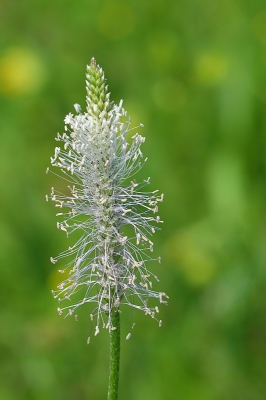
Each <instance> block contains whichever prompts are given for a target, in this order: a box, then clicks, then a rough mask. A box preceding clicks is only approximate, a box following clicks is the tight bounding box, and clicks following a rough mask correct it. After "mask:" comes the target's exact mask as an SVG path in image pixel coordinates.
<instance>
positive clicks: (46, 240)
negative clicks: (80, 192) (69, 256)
mask: <svg viewBox="0 0 266 400" xmlns="http://www.w3.org/2000/svg"><path fill="white" fill-rule="evenodd" d="M0 30H1V31H0V32H1V34H0V113H1V118H0V134H1V142H0V173H1V188H0V190H1V197H0V201H1V207H0V213H1V217H0V260H1V267H0V299H1V302H0V399H1V400H47V399H51V400H53V399H54V400H83V399H91V400H101V399H105V398H106V392H107V379H108V357H109V348H108V345H109V344H108V334H107V332H106V331H101V334H100V335H99V336H97V337H96V338H94V337H93V340H92V341H91V344H90V345H89V346H87V345H86V340H87V337H88V334H89V332H90V329H91V327H90V323H89V318H88V315H89V312H90V311H89V309H86V310H85V311H83V314H82V315H81V317H80V319H79V321H78V322H75V321H74V320H73V319H71V318H69V319H65V320H64V319H62V318H61V317H59V316H58V314H57V312H56V308H57V302H56V301H55V300H54V299H53V297H52V296H51V294H50V290H51V289H52V288H54V286H55V283H56V282H57V281H58V276H57V274H56V272H55V268H54V266H53V265H52V264H51V263H50V262H49V259H50V256H51V255H56V254H58V253H59V252H60V251H62V250H63V249H64V248H65V247H66V246H68V243H67V242H66V239H65V235H63V234H62V233H60V232H59V231H58V230H57V229H56V217H55V212H56V209H55V208H54V206H53V204H50V203H46V202H45V194H46V193H49V192H50V187H51V186H55V187H56V186H57V187H58V185H60V184H61V183H60V182H59V181H58V180H57V179H56V177H54V176H53V175H51V174H50V175H45V170H46V167H47V166H48V165H49V163H50V156H52V155H53V154H54V153H53V152H54V147H55V145H56V142H55V141H54V137H55V135H56V133H57V132H63V129H64V123H63V119H64V117H65V115H66V114H67V113H69V112H73V111H74V108H73V104H74V103H79V104H81V105H82V106H83V108H84V105H85V67H86V64H87V63H89V62H90V59H91V57H92V56H94V57H95V58H96V59H97V61H98V63H99V64H100V65H101V66H102V67H103V69H104V71H105V73H106V77H107V79H108V83H109V89H110V91H111V93H112V99H113V100H114V101H115V102H119V100H120V98H123V99H124V106H125V108H126V110H127V111H128V112H129V114H130V115H131V116H132V121H133V122H132V124H133V126H136V125H138V124H139V123H140V122H141V123H144V125H145V128H144V130H142V131H141V133H142V134H144V135H145V136H146V138H147V140H146V143H145V145H144V146H143V150H144V153H145V156H147V157H149V162H148V163H147V164H146V166H145V169H144V171H143V172H142V174H140V176H141V177H142V176H145V177H147V176H151V177H152V180H151V182H152V185H151V186H152V187H153V188H154V189H157V188H159V189H160V191H162V192H163V193H165V201H164V203H163V204H162V205H161V208H160V215H161V218H162V219H163V220H164V221H165V223H164V226H163V230H162V231H161V232H159V233H157V234H156V235H155V236H156V239H155V241H156V246H155V248H156V250H155V253H156V255H161V256H162V259H163V263H162V264H161V265H160V266H159V267H158V266H157V264H154V265H151V266H150V268H151V269H153V271H156V273H157V274H158V275H159V276H160V278H161V282H160V283H159V284H157V285H156V289H157V290H161V291H165V292H167V294H168V295H169V297H170V300H169V305H168V306H167V307H166V306H161V307H160V316H161V318H162V320H163V326H162V328H158V326H157V324H156V323H155V321H153V320H151V319H150V318H148V317H145V316H144V315H142V313H138V312H136V313H135V314H134V313H132V311H131V310H130V309H125V310H124V312H123V314H122V317H123V318H122V319H123V324H122V325H123V326H122V343H121V346H122V350H121V351H122V354H121V384H120V399H121V400H122V399H127V400H168V399H169V400H176V399H184V400H264V399H265V398H266V312H265V306H266V268H265V260H266V94H265V93H266V5H265V1H264V0H257V1H252V0H243V1H240V0H239V1H238V0H218V1H213V0H202V1H199V0H190V1H188V0H180V1H178V2H177V1H175V0H153V1H141V0H134V1H133V0H131V1H129V0H125V1H112V0H110V1H101V0H98V1H96V0H87V1H84V0H79V1H76V2H75V1H69V0H64V1H62V0H56V1H51V0H46V1H42V0H38V1H37V2H34V1H32V0H30V1H26V2H16V1H12V0H2V2H1V4H0ZM143 174H144V175H143ZM134 321H135V322H136V327H135V329H134V331H133V334H132V337H131V339H130V340H129V341H126V340H125V336H126V334H127V333H128V330H129V329H130V327H131V325H132V322H134Z"/></svg>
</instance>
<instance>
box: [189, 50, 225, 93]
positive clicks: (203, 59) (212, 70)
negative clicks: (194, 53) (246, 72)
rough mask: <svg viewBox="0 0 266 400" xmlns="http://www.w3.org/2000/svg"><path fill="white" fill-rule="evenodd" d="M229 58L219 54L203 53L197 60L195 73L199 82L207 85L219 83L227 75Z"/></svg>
mask: <svg viewBox="0 0 266 400" xmlns="http://www.w3.org/2000/svg"><path fill="white" fill-rule="evenodd" d="M227 69H228V65H227V60H226V59H225V57H224V56H222V55H218V54H201V55H200V56H199V58H198V59H197V61H196V66H195V73H196V79H197V81H198V82H200V83H203V84H206V85H210V86H212V85H216V84H219V83H220V82H221V81H222V80H223V79H224V78H225V76H226V73H227Z"/></svg>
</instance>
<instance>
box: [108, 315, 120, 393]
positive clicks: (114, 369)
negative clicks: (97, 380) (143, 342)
mask: <svg viewBox="0 0 266 400" xmlns="http://www.w3.org/2000/svg"><path fill="white" fill-rule="evenodd" d="M111 320H112V326H113V327H115V328H116V329H114V330H112V331H111V332H110V370H109V384H108V400H117V397H118V381H119V361H120V312H119V310H118V309H115V310H112V312H111Z"/></svg>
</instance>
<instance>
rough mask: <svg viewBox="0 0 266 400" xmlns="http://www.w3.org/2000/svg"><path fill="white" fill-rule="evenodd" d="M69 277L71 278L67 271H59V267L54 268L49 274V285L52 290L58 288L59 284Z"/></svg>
mask: <svg viewBox="0 0 266 400" xmlns="http://www.w3.org/2000/svg"><path fill="white" fill-rule="evenodd" d="M55 268H56V267H55ZM67 278H69V273H68V272H67V271H66V272H64V273H61V272H58V270H57V269H54V270H53V271H52V272H51V274H50V276H49V279H48V286H49V288H50V289H51V290H56V289H57V286H58V285H59V284H60V283H61V282H63V281H64V280H65V279H67Z"/></svg>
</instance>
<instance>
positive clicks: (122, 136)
mask: <svg viewBox="0 0 266 400" xmlns="http://www.w3.org/2000/svg"><path fill="white" fill-rule="evenodd" d="M86 78H87V80H86V90H87V96H86V103H87V107H86V112H85V113H82V112H81V107H80V106H79V105H78V104H75V105H74V107H75V110H76V115H73V114H71V113H70V114H68V115H67V116H66V118H65V132H64V133H63V134H62V135H60V134H57V138H56V140H57V141H59V142H62V146H61V147H56V148H55V154H54V157H51V164H52V166H53V167H57V168H58V169H59V170H60V173H59V176H61V177H62V178H63V179H64V180H65V181H66V182H67V183H68V185H67V188H68V189H67V193H61V192H58V191H56V190H55V189H54V188H52V190H51V195H50V196H46V200H47V201H48V199H51V200H52V201H54V202H55V206H56V207H58V208H59V210H58V211H60V212H59V213H58V214H57V216H59V217H60V222H58V223H57V227H58V229H60V230H62V231H64V232H65V233H66V235H67V237H68V236H69V235H70V234H71V233H73V232H75V231H79V232H80V237H79V239H78V240H77V242H76V243H75V244H74V245H73V246H71V247H69V248H68V249H67V250H66V251H64V252H62V253H61V254H59V255H58V256H57V257H54V258H51V262H52V263H54V264H55V263H57V261H58V260H60V259H61V258H66V259H67V263H66V265H65V267H64V268H63V269H61V270H59V272H62V273H63V274H64V277H65V279H64V280H63V282H62V283H60V284H59V285H58V286H57V289H56V290H54V291H52V293H53V295H54V297H55V298H57V299H58V301H59V303H60V306H59V308H58V312H59V314H60V315H61V314H65V315H72V314H74V313H75V310H76V309H77V308H78V307H79V306H80V305H82V304H84V303H95V304H96V306H95V308H94V309H93V311H92V312H91V319H92V320H93V319H94V318H96V329H95V335H97V334H98V332H99V328H100V324H101V323H102V325H103V327H105V328H107V329H109V331H110V330H111V329H112V328H113V327H112V322H111V317H110V313H111V311H112V310H113V309H114V308H115V309H117V310H119V306H120V305H121V304H127V305H129V306H131V307H134V308H136V309H140V310H143V311H144V312H145V313H146V314H149V315H151V316H152V318H155V319H156V320H157V321H158V319H157V318H156V313H157V312H159V309H158V307H157V306H154V305H153V306H152V307H150V306H149V304H148V300H149V298H155V299H158V300H159V301H160V302H161V303H166V301H165V300H164V298H167V296H166V294H165V293H158V292H155V291H153V290H152V280H153V278H155V279H156V280H158V278H157V277H156V276H155V275H154V274H152V273H151V272H150V271H148V270H147V267H146V262H147V261H150V260H154V258H152V257H151V256H150V255H149V253H150V252H152V251H153V242H152V241H151V236H152V234H153V233H154V232H155V231H156V229H158V227H159V224H160V223H161V222H162V221H160V217H159V216H156V214H157V211H158V203H159V202H161V201H162V200H163V195H159V194H158V191H157V190H155V191H153V192H146V191H143V190H142V188H143V187H144V186H146V185H148V184H149V178H148V179H147V180H145V181H143V182H141V183H137V182H136V180H135V179H134V178H133V177H134V176H135V174H136V173H137V172H138V171H139V170H140V168H142V166H143V164H144V163H145V161H146V160H147V159H144V158H143V154H142V152H141V149H140V147H141V145H142V143H143V142H144V140H145V139H144V137H143V136H141V135H139V134H138V133H136V134H135V135H134V136H133V137H131V141H132V142H131V145H129V143H128V139H127V136H128V132H129V131H130V129H129V124H130V119H129V118H128V117H127V113H126V112H125V110H124V109H123V107H122V101H121V102H120V104H119V105H118V106H117V105H115V104H113V103H112V102H110V99H109V97H110V93H108V87H107V85H106V80H105V77H104V73H103V70H102V69H101V68H100V67H99V66H98V65H97V64H96V61H95V59H94V58H93V59H92V60H91V63H90V65H88V66H87V74H86ZM47 172H49V168H47ZM52 172H53V170H52ZM126 227H130V228H131V229H128V228H126ZM125 230H126V232H127V231H128V232H129V233H127V235H126V234H125ZM130 232H131V233H130ZM157 260H158V261H159V262H160V258H159V259H157ZM65 274H67V275H65ZM61 304H62V305H61ZM76 317H77V315H76ZM159 325H161V321H159Z"/></svg>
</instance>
